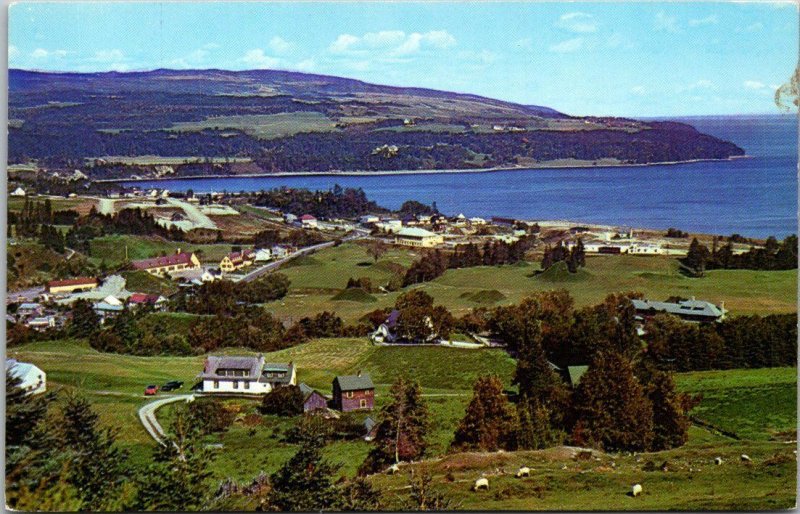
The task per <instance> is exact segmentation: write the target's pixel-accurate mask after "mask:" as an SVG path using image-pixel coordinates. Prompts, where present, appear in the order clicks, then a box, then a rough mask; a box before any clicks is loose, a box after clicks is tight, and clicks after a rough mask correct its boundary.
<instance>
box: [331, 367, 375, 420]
mask: <svg viewBox="0 0 800 514" xmlns="http://www.w3.org/2000/svg"><path fill="white" fill-rule="evenodd" d="M374 406H375V385H374V384H373V383H372V379H371V378H370V377H369V375H368V374H366V373H361V372H360V371H359V372H358V374H357V375H342V376H338V377H336V378H334V379H333V408H334V409H337V410H340V411H342V412H350V411H354V410H372V409H373V407H374Z"/></svg>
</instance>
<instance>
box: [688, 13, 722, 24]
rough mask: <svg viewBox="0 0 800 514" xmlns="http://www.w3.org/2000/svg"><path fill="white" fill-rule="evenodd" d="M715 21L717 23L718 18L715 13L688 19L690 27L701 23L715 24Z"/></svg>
mask: <svg viewBox="0 0 800 514" xmlns="http://www.w3.org/2000/svg"><path fill="white" fill-rule="evenodd" d="M717 23H719V19H718V18H717V15H716V14H712V15H710V16H706V17H705V18H694V19H691V20H689V26H690V27H701V26H703V25H716V24H717Z"/></svg>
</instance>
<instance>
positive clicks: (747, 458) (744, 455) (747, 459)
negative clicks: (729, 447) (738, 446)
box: [741, 453, 751, 462]
mask: <svg viewBox="0 0 800 514" xmlns="http://www.w3.org/2000/svg"><path fill="white" fill-rule="evenodd" d="M741 459H742V462H750V460H751V459H750V456H749V455H747V454H746V453H743V454H742V456H741Z"/></svg>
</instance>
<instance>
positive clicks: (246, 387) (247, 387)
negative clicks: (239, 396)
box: [244, 381, 250, 389]
mask: <svg viewBox="0 0 800 514" xmlns="http://www.w3.org/2000/svg"><path fill="white" fill-rule="evenodd" d="M244 388H245V389H250V382H247V381H245V383H244Z"/></svg>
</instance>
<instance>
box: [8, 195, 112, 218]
mask: <svg viewBox="0 0 800 514" xmlns="http://www.w3.org/2000/svg"><path fill="white" fill-rule="evenodd" d="M47 199H49V200H50V205H51V208H52V209H53V211H68V210H74V211H78V212H79V213H81V214H87V213H88V212H89V210H90V209H91V208H92V206H93V205H96V204H97V201H95V200H93V199H91V198H84V197H77V198H64V197H61V196H29V197H28V200H29V201H30V202H31V203H33V204H34V205H36V202H39V203H42V204H43V203H44V201H45V200H47ZM24 206H25V198H23V197H19V196H9V197H8V198H6V209H7V210H8V211H9V212H21V211H22V208H23V207H24Z"/></svg>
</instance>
